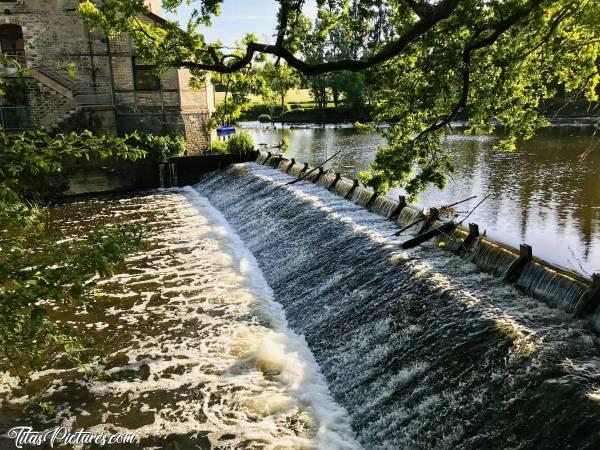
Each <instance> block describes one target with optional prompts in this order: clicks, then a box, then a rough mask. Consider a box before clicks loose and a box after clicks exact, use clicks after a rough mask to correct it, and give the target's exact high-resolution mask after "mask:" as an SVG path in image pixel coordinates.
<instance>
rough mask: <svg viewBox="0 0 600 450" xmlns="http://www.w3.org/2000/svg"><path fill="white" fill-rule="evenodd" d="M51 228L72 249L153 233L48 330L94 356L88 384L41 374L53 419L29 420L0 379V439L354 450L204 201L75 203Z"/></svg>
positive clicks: (309, 363)
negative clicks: (88, 343)
mask: <svg viewBox="0 0 600 450" xmlns="http://www.w3.org/2000/svg"><path fill="white" fill-rule="evenodd" d="M53 216H54V217H55V222H54V223H55V225H56V226H59V227H61V228H62V229H64V231H65V233H66V235H67V236H71V237H74V236H77V235H79V234H80V233H83V232H85V231H86V230H89V229H90V227H93V226H97V225H99V224H106V223H108V224H111V223H118V222H126V223H133V222H139V221H144V222H146V221H149V225H150V227H151V231H149V232H148V234H147V236H146V239H145V241H146V248H145V249H144V250H143V251H141V252H139V253H138V254H136V255H133V256H132V257H130V258H129V260H128V270H127V272H125V273H120V274H117V275H115V276H114V277H111V278H107V279H103V280H99V287H100V289H101V292H102V296H101V297H100V298H99V299H98V300H97V301H95V302H94V303H93V304H90V305H88V307H86V308H83V307H82V308H79V309H78V310H77V311H63V310H61V308H60V307H58V306H55V307H53V308H52V311H51V316H52V318H53V319H54V320H56V321H61V322H66V323H67V324H69V325H70V327H71V328H72V329H73V330H74V333H75V334H78V335H81V336H83V337H86V338H95V340H96V342H98V343H99V344H100V345H101V346H102V349H103V353H104V355H105V356H104V357H103V358H101V359H98V360H96V361H95V363H94V364H93V366H92V368H93V369H95V371H97V374H96V376H94V377H92V378H83V377H82V376H81V375H78V374H77V373H76V372H75V371H74V370H72V369H70V368H69V366H68V365H67V366H65V365H64V364H62V363H61V361H56V362H51V363H50V365H49V366H48V367H46V368H45V370H43V371H42V372H39V373H36V374H35V375H34V376H33V379H32V381H31V382H30V383H29V386H30V387H35V388H36V390H38V391H39V392H40V393H41V397H40V399H42V400H44V401H46V402H52V403H53V404H54V405H55V406H56V408H57V411H58V415H57V416H52V415H51V416H50V417H45V418H44V417H37V416H35V415H31V414H27V413H25V412H24V411H23V408H24V407H25V406H26V405H27V404H28V402H29V400H30V397H28V396H27V395H26V391H24V390H23V389H22V388H21V387H20V386H19V385H18V384H17V382H16V381H17V380H16V379H13V378H11V377H10V376H7V375H6V374H1V373H0V433H5V432H6V431H7V429H9V428H10V427H12V426H17V425H21V426H24V425H30V426H34V429H36V430H38V431H42V430H44V429H48V428H52V427H53V426H56V425H62V426H66V427H69V428H70V429H71V431H73V432H74V431H75V430H77V429H79V428H85V429H87V430H88V431H93V432H96V433H100V434H110V433H133V434H135V435H136V436H137V438H138V440H139V444H138V445H137V446H135V448H144V449H165V448H168V449H180V450H183V449H186V450H187V449H288V448H289V449H313V448H332V449H353V448H356V447H357V444H356V443H355V441H354V437H353V433H352V431H351V428H350V424H349V419H348V416H347V413H346V412H345V410H343V409H342V408H341V407H339V406H338V405H337V404H336V403H335V402H334V401H333V399H332V397H331V394H330V393H329V389H328V387H327V385H326V383H325V380H324V378H323V375H322V374H321V373H320V371H319V368H318V366H317V364H316V362H315V360H314V357H313V355H312V354H311V352H310V350H309V349H308V347H307V345H306V342H305V341H304V338H303V337H301V336H298V335H296V334H294V333H293V332H292V331H290V330H289V328H288V326H287V321H286V319H285V316H284V313H283V310H282V308H281V306H280V305H279V304H278V303H276V302H275V301H274V298H273V293H272V290H271V289H270V288H269V286H268V285H267V283H266V281H265V279H264V277H263V275H262V273H261V271H260V270H259V268H258V266H257V264H256V261H255V260H254V257H253V256H252V254H251V253H249V252H248V250H247V249H246V247H245V246H244V244H243V243H242V242H241V240H240V239H239V237H238V236H237V234H236V233H235V232H234V231H233V230H232V229H231V228H230V227H229V225H228V223H227V222H226V221H225V219H224V218H223V217H222V215H221V214H220V213H219V212H218V211H216V210H215V209H214V208H213V207H212V206H211V205H210V203H209V202H208V201H207V200H206V199H205V198H203V197H201V196H200V195H199V194H198V193H197V192H195V191H193V190H192V189H191V188H188V189H184V190H169V191H159V192H155V193H151V194H148V195H144V194H140V195H138V196H133V197H131V198H122V199H112V200H111V199H105V200H98V201H88V202H78V203H73V204H69V205H65V206H62V207H59V208H57V209H55V210H54V211H53ZM28 392H32V389H30V390H29V391H28ZM3 445H8V444H7V443H6V442H3V441H2V440H0V447H1V448H12V447H11V446H8V447H4V446H3ZM86 448H89V447H86ZM111 448H115V447H111ZM119 448H134V447H132V446H128V447H119Z"/></svg>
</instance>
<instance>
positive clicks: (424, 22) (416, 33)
mask: <svg viewBox="0 0 600 450" xmlns="http://www.w3.org/2000/svg"><path fill="white" fill-rule="evenodd" d="M459 2H460V0H442V1H441V2H440V3H439V4H438V5H437V6H435V7H432V9H431V14H429V15H427V16H426V17H423V18H421V19H420V20H419V21H417V22H416V23H415V24H414V25H413V26H412V27H411V28H410V29H409V30H407V31H406V32H405V33H404V34H403V35H402V36H400V37H399V38H398V39H396V40H395V41H393V42H390V43H389V44H387V45H386V46H384V47H383V49H382V50H380V51H379V52H377V53H375V54H373V55H371V56H368V57H366V58H364V59H362V60H352V59H342V60H337V61H330V62H325V63H317V64H309V63H307V62H305V61H303V60H301V59H299V58H297V57H295V56H294V55H293V54H292V53H291V52H290V51H289V50H287V49H286V48H284V47H283V45H278V44H277V43H276V44H274V45H270V44H261V43H254V42H251V43H249V44H248V46H247V48H246V53H245V55H244V56H243V57H241V58H240V59H239V60H237V61H235V62H233V63H231V64H225V63H221V64H207V63H199V62H194V61H178V62H175V64H174V65H175V66H177V67H186V68H189V69H198V70H207V71H213V72H218V73H232V72H235V71H237V70H240V69H241V68H242V67H244V66H246V65H248V64H250V62H251V61H252V58H253V57H254V54H255V53H267V54H271V55H273V56H277V57H278V58H281V59H284V60H285V61H286V62H287V63H288V65H289V66H290V67H293V68H294V69H296V70H298V71H299V72H302V73H303V74H305V75H308V76H314V75H321V74H324V73H328V72H334V71H340V70H348V71H351V72H359V71H362V70H365V69H368V68H370V67H373V66H375V65H377V64H380V63H383V62H385V61H388V60H390V59H392V58H394V57H395V56H397V55H399V54H401V53H402V52H403V51H404V50H405V49H406V47H407V46H408V45H410V44H411V43H412V42H414V41H415V40H416V39H417V38H419V37H420V36H422V35H424V34H425V33H427V32H428V31H429V30H431V29H432V28H434V27H435V26H436V25H437V24H438V23H439V22H441V21H442V20H445V19H447V18H448V17H449V16H450V15H451V14H452V13H453V12H454V11H455V10H456V7H457V6H458V4H459ZM280 31H281V30H280ZM278 40H279V36H278Z"/></svg>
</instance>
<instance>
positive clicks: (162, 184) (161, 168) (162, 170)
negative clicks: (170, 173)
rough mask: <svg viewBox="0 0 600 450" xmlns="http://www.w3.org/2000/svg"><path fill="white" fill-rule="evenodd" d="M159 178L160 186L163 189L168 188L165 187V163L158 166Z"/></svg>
mask: <svg viewBox="0 0 600 450" xmlns="http://www.w3.org/2000/svg"><path fill="white" fill-rule="evenodd" d="M158 177H159V180H160V184H159V186H160V187H161V188H164V187H166V186H165V164H163V163H160V164H159V165H158Z"/></svg>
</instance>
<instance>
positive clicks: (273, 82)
mask: <svg viewBox="0 0 600 450" xmlns="http://www.w3.org/2000/svg"><path fill="white" fill-rule="evenodd" d="M260 74H261V76H262V77H263V80H264V83H265V86H266V87H267V89H268V91H271V92H272V93H274V94H276V95H277V96H278V97H279V105H280V106H281V114H283V113H284V112H285V96H286V95H287V93H288V92H289V90H290V89H293V88H294V87H296V86H297V85H298V83H299V79H298V76H297V74H296V71H294V70H292V69H291V68H290V67H289V66H288V65H287V64H283V63H279V62H275V63H272V62H270V61H267V62H266V63H265V64H264V65H263V66H262V68H261V71H260ZM266 95H267V96H268V94H266ZM267 104H268V103H267ZM271 115H272V114H271Z"/></svg>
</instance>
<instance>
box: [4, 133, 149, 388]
mask: <svg viewBox="0 0 600 450" xmlns="http://www.w3.org/2000/svg"><path fill="white" fill-rule="evenodd" d="M144 155H145V152H143V151H141V150H139V149H137V148H132V147H129V146H128V145H127V144H126V143H125V139H121V138H116V137H109V136H101V137H97V136H93V135H92V134H91V133H89V132H86V133H83V134H75V133H71V134H68V135H58V136H57V137H50V136H49V135H48V134H46V133H43V132H41V131H30V132H27V133H22V134H9V133H5V132H2V131H0V249H1V251H0V355H1V356H0V365H1V366H2V369H3V370H6V371H7V372H9V373H11V374H12V375H13V376H17V377H18V378H19V380H20V381H21V382H22V383H24V382H25V381H26V380H27V379H28V377H29V375H30V374H31V372H32V371H34V370H38V369H40V368H42V367H44V366H45V365H46V364H47V363H48V362H51V361H53V360H54V359H55V358H57V357H58V356H61V355H65V356H67V357H68V358H69V359H70V360H71V361H72V362H73V363H75V364H80V363H81V359H80V355H81V353H82V352H83V351H84V350H85V349H86V347H85V345H84V343H83V342H81V341H80V340H79V339H78V338H77V336H75V335H74V334H73V333H72V331H71V330H69V329H68V327H67V326H66V324H58V323H56V322H54V321H52V320H51V319H49V314H48V311H49V310H50V309H52V307H53V306H56V305H63V306H78V305H82V304H85V303H86V302H90V301H92V300H93V298H94V288H95V284H94V282H93V280H92V279H93V277H94V276H95V275H100V276H107V275H110V274H111V273H112V271H113V270H115V269H116V268H117V267H120V266H122V265H123V264H124V262H125V256H126V255H127V254H129V253H130V252H132V251H134V250H136V249H138V248H139V247H140V245H141V238H142V232H143V229H142V228H140V227H138V226H134V225H131V226H115V227H107V228H100V229H96V230H94V231H93V232H91V233H90V234H89V235H87V236H84V237H83V239H81V240H77V241H72V240H68V239H65V238H64V236H62V235H59V234H58V233H57V231H56V230H55V229H54V228H53V227H52V226H51V224H50V222H49V219H48V213H47V210H46V209H45V208H43V206H42V204H41V202H40V200H41V194H42V193H47V192H48V189H49V188H50V187H51V186H52V183H51V179H52V177H53V176H56V175H58V174H59V173H60V171H61V170H62V165H63V161H64V159H65V158H90V157H98V158H107V157H110V156H116V157H120V158H124V159H137V158H140V157H143V156H144Z"/></svg>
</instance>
